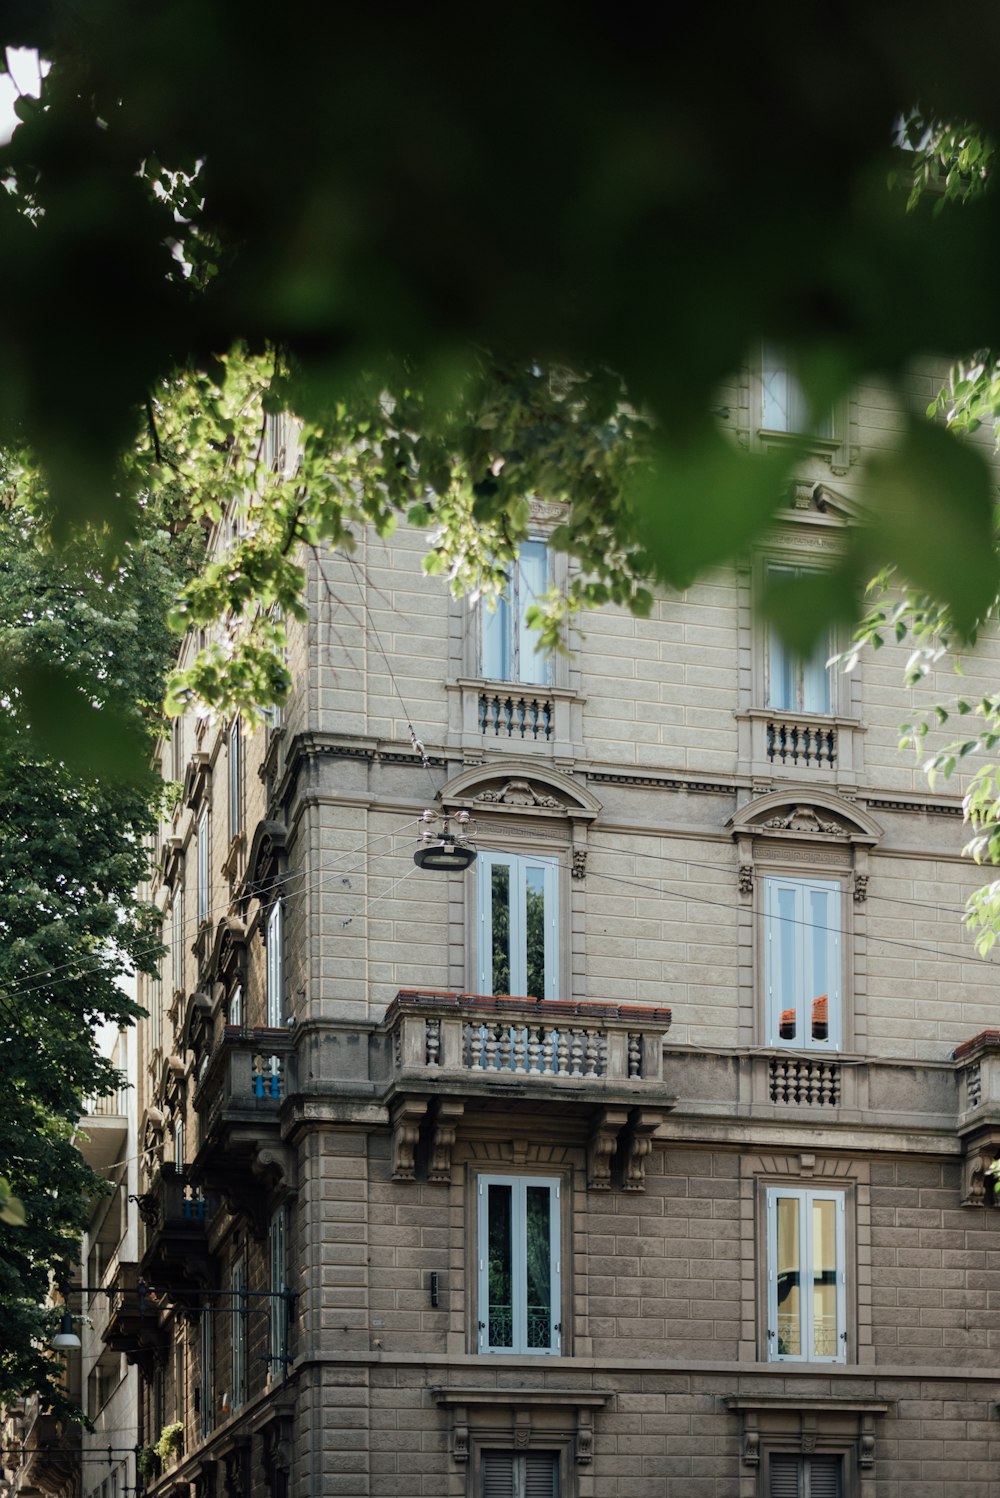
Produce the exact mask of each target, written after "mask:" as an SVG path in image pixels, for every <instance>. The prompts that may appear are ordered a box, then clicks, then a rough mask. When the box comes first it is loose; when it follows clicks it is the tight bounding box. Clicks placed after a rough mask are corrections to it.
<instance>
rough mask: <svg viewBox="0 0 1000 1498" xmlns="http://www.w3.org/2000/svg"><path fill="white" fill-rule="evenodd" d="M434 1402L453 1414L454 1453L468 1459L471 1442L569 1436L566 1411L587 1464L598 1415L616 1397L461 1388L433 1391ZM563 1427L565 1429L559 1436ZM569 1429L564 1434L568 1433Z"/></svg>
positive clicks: (576, 1450) (525, 1442) (522, 1443)
mask: <svg viewBox="0 0 1000 1498" xmlns="http://www.w3.org/2000/svg"><path fill="white" fill-rule="evenodd" d="M431 1395H432V1397H433V1399H434V1400H435V1402H436V1403H437V1404H439V1405H441V1406H442V1408H444V1409H448V1410H450V1412H451V1443H450V1444H451V1455H452V1459H453V1461H456V1462H467V1461H468V1460H469V1457H470V1454H471V1450H472V1445H473V1443H474V1442H476V1443H477V1444H486V1443H495V1442H497V1441H498V1440H499V1441H500V1442H501V1443H503V1444H508V1445H510V1446H513V1447H514V1448H515V1449H516V1450H520V1451H524V1450H527V1449H528V1448H529V1447H530V1446H531V1445H532V1443H533V1442H539V1443H541V1442H542V1441H549V1442H550V1441H552V1440H558V1439H559V1435H562V1439H563V1440H565V1439H566V1437H567V1436H568V1434H569V1431H568V1430H566V1426H567V1425H568V1424H569V1422H568V1421H567V1420H566V1418H565V1417H566V1415H570V1416H571V1417H572V1420H573V1425H572V1427H571V1429H572V1432H573V1435H572V1439H573V1455H574V1456H575V1458H576V1461H577V1463H579V1464H583V1465H587V1464H588V1463H590V1462H591V1461H593V1457H594V1413H595V1411H597V1410H601V1409H604V1407H605V1406H606V1405H607V1404H609V1403H610V1401H611V1400H612V1399H613V1397H614V1396H613V1395H612V1394H611V1393H610V1391H608V1392H605V1391H600V1390H594V1391H589V1390H588V1391H587V1392H586V1393H584V1392H583V1391H581V1390H579V1389H512V1390H510V1391H509V1393H507V1392H505V1391H504V1390H503V1389H462V1388H457V1387H456V1388H436V1389H432V1390H431ZM558 1427H562V1430H561V1431H560V1432H559V1435H557V1434H556V1430H557V1428H558ZM563 1431H565V1434H563Z"/></svg>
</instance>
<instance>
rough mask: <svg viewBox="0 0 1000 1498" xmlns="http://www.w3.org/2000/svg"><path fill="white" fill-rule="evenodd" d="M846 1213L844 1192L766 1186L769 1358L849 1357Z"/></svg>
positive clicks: (840, 1359) (813, 1360) (826, 1359)
mask: <svg viewBox="0 0 1000 1498" xmlns="http://www.w3.org/2000/svg"><path fill="white" fill-rule="evenodd" d="M844 1213H845V1202H844V1193H843V1192H842V1191H811V1190H798V1189H793V1188H788V1189H786V1188H784V1187H779V1186H773V1187H769V1188H768V1192H767V1223H768V1246H767V1253H768V1275H767V1278H768V1313H767V1343H768V1358H769V1359H770V1360H771V1361H782V1360H785V1359H787V1360H789V1361H799V1362H809V1363H816V1362H834V1363H842V1362H844V1361H845V1359H846V1289H845V1274H844V1261H845V1252H844Z"/></svg>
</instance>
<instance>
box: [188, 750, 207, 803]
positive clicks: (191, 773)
mask: <svg viewBox="0 0 1000 1498" xmlns="http://www.w3.org/2000/svg"><path fill="white" fill-rule="evenodd" d="M211 773H212V766H211V762H210V760H209V757H208V755H207V754H205V753H204V752H203V751H201V750H199V752H198V753H197V754H192V756H191V759H190V762H189V763H188V767H187V773H186V774H185V776H184V805H185V806H188V807H190V808H191V810H192V811H197V809H198V807H199V806H200V805H201V803H202V802H203V801H204V799H205V795H206V792H207V790H208V778H209V776H210V775H211Z"/></svg>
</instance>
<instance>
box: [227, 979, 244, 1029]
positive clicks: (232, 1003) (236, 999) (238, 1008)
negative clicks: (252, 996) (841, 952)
mask: <svg viewBox="0 0 1000 1498" xmlns="http://www.w3.org/2000/svg"><path fill="white" fill-rule="evenodd" d="M226 1024H227V1025H239V1026H240V1027H241V1028H242V1026H243V984H242V983H237V984H235V986H234V987H233V991H232V993H231V994H230V995H229V1001H228V1003H227V1006H226Z"/></svg>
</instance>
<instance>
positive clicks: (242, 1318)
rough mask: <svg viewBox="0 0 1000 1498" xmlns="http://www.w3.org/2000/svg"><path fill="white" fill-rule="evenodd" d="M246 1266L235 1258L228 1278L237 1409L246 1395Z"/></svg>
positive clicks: (235, 1403) (234, 1403)
mask: <svg viewBox="0 0 1000 1498" xmlns="http://www.w3.org/2000/svg"><path fill="white" fill-rule="evenodd" d="M246 1288H247V1266H246V1261H245V1260H244V1259H237V1261H236V1263H235V1264H234V1265H233V1272H232V1276H231V1278H230V1289H231V1291H232V1301H233V1309H232V1340H233V1402H232V1408H233V1409H234V1410H238V1409H239V1408H240V1406H241V1405H243V1404H245V1403H246V1397H247V1318H246Z"/></svg>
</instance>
